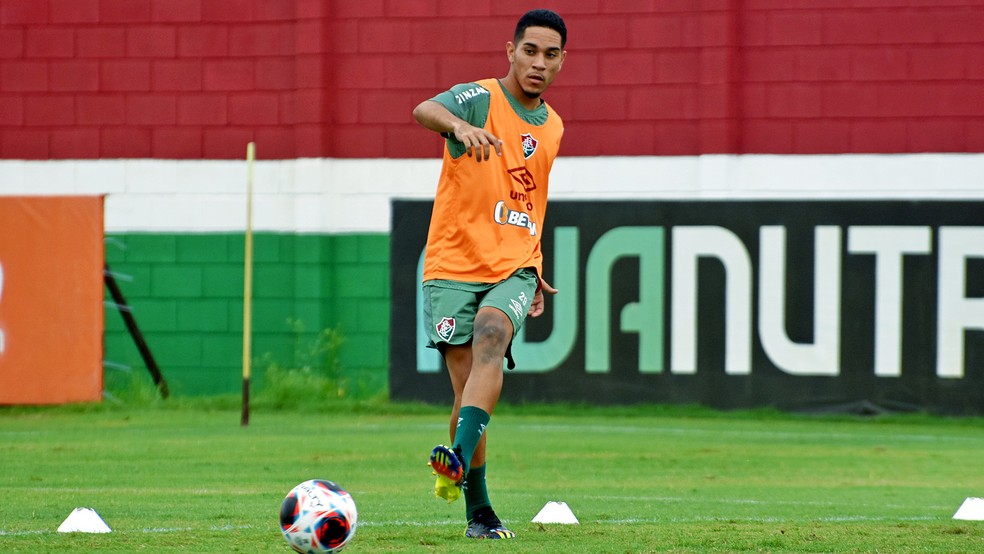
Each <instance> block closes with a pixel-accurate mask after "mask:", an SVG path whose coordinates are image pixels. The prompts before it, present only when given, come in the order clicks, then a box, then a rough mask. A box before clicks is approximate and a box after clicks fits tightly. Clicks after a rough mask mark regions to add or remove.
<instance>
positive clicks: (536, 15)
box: [513, 10, 567, 48]
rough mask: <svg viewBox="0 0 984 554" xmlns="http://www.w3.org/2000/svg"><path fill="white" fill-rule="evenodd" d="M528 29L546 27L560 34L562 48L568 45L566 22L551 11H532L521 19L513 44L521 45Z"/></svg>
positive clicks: (517, 25)
mask: <svg viewBox="0 0 984 554" xmlns="http://www.w3.org/2000/svg"><path fill="white" fill-rule="evenodd" d="M527 27H546V28H548V29H553V30H554V31H557V32H558V33H560V47H561V48H563V47H564V45H565V44H567V26H566V25H564V20H563V19H562V18H561V17H560V16H559V15H557V14H556V13H554V12H552V11H550V10H530V11H528V12H526V13H524V14H523V17H520V18H519V23H517V24H516V33H515V34H513V42H514V43H516V44H519V41H520V40H522V38H523V34H524V33H525V32H526V29H527Z"/></svg>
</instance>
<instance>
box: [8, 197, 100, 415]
mask: <svg viewBox="0 0 984 554" xmlns="http://www.w3.org/2000/svg"><path fill="white" fill-rule="evenodd" d="M103 310H104V308H103V198H102V197H101V196H95V197H18V196H6V197H3V196H0V404H57V403H65V402H83V401H98V400H101V398H102V376H103V368H102V358H103V348H102V340H103V317H104V314H103Z"/></svg>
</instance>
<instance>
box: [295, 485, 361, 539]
mask: <svg viewBox="0 0 984 554" xmlns="http://www.w3.org/2000/svg"><path fill="white" fill-rule="evenodd" d="M358 517H359V514H358V512H357V511H356V509H355V501H354V500H352V495H350V494H349V493H347V492H345V489H343V488H342V487H340V486H338V485H336V484H335V483H332V482H331V481H326V480H324V479H311V480H310V481H304V482H303V483H301V484H300V485H297V486H296V487H294V488H293V489H291V491H290V493H288V494H287V497H286V498H284V502H283V504H281V506H280V530H281V531H282V532H283V534H284V538H285V539H287V544H289V545H290V546H291V548H293V549H294V550H296V551H298V552H301V553H303V554H328V553H331V552H339V551H341V550H342V549H343V548H345V545H347V544H348V543H349V541H351V540H352V537H354V536H355V525H356V522H357V520H358Z"/></svg>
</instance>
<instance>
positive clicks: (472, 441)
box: [452, 406, 491, 474]
mask: <svg viewBox="0 0 984 554" xmlns="http://www.w3.org/2000/svg"><path fill="white" fill-rule="evenodd" d="M489 419H491V417H490V416H489V414H488V413H486V412H485V410H483V409H481V408H478V407H475V406H462V407H461V410H459V411H458V427H457V428H456V429H455V431H454V444H453V445H452V448H453V447H461V458H462V460H461V463H462V464H464V466H465V474H467V473H468V466H469V464H470V463H471V459H472V455H473V454H475V447H476V446H478V441H479V440H481V438H482V435H483V434H485V426H486V425H488V424H489Z"/></svg>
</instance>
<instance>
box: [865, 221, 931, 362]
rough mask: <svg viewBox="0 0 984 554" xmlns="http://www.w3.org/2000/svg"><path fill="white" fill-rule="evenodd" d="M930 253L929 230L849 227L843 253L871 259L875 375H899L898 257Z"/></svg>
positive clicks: (900, 270)
mask: <svg viewBox="0 0 984 554" xmlns="http://www.w3.org/2000/svg"><path fill="white" fill-rule="evenodd" d="M932 250H933V229H932V228H931V227H901V226H884V227H879V226H872V227H849V228H848V230H847V251H848V252H851V253H852V254H874V255H875V286H874V289H875V375H878V376H880V377H899V376H901V375H902V257H903V256H905V255H906V254H929V253H930V252H932Z"/></svg>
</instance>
